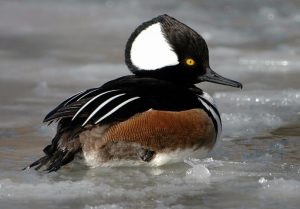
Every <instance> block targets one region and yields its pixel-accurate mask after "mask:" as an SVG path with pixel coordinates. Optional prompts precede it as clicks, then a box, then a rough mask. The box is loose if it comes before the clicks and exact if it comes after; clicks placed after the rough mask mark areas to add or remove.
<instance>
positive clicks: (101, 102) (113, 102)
mask: <svg viewBox="0 0 300 209" xmlns="http://www.w3.org/2000/svg"><path fill="white" fill-rule="evenodd" d="M150 108H151V107H150V105H149V103H147V102H145V99H143V98H142V97H141V96H138V95H137V94H135V93H134V92H130V91H128V90H126V89H106V88H101V87H100V88H96V89H89V90H87V91H85V92H83V93H79V94H76V95H74V96H72V97H70V98H69V99H67V100H66V101H64V102H63V103H61V104H60V105H59V106H58V107H56V108H55V109H54V110H53V111H51V112H50V113H49V114H48V115H47V116H46V117H45V119H44V122H50V123H51V122H52V121H55V120H61V119H64V118H68V119H69V121H70V124H69V125H72V124H74V125H75V124H80V125H81V126H82V127H83V126H85V125H87V124H101V123H102V124H104V123H108V122H112V121H121V120H125V119H127V118H129V117H131V116H133V115H134V114H136V113H139V112H143V111H146V110H148V109H150Z"/></svg>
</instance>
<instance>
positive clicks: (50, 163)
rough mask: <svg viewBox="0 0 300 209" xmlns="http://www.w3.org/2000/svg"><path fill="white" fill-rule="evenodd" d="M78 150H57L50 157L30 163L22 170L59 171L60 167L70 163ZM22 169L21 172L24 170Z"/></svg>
mask: <svg viewBox="0 0 300 209" xmlns="http://www.w3.org/2000/svg"><path fill="white" fill-rule="evenodd" d="M78 151H79V150H76V151H61V150H57V151H56V152H54V153H53V155H52V156H49V155H46V156H44V157H41V158H40V159H38V160H37V161H35V162H33V163H31V164H30V165H29V166H28V167H26V168H24V169H27V168H34V169H35V170H39V169H40V168H42V167H44V166H45V167H46V168H45V170H44V171H48V172H49V173H50V172H53V171H57V170H59V169H60V168H61V167H62V166H64V165H66V164H68V163H70V162H71V161H73V160H74V158H75V155H76V153H77V152H78ZM24 169H23V170H24Z"/></svg>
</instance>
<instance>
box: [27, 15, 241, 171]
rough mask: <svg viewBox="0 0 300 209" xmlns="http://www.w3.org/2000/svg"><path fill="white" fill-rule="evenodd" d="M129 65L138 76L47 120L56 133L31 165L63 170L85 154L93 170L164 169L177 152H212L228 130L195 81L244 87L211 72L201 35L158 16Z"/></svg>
mask: <svg viewBox="0 0 300 209" xmlns="http://www.w3.org/2000/svg"><path fill="white" fill-rule="evenodd" d="M125 60H126V64H127V65H128V67H129V69H130V70H131V71H132V72H133V73H134V74H135V75H130V76H124V77H121V78H118V79H115V80H112V81H109V82H107V83H106V84H104V85H102V86H100V87H98V88H92V89H88V90H86V91H82V92H79V93H78V94H75V95H73V96H71V97H70V98H68V99H67V100H65V101H64V102H62V103H61V104H60V105H58V106H57V107H56V108H55V109H54V110H52V111H51V112H50V113H49V114H48V115H47V116H46V117H45V119H44V122H46V123H52V122H58V126H57V134H56V136H55V137H54V138H53V140H52V143H51V144H50V145H48V146H47V147H45V149H44V152H45V154H46V155H45V156H44V157H42V158H41V159H39V160H38V161H36V162H34V163H32V164H31V165H30V166H29V167H34V166H36V168H37V169H39V168H40V167H42V166H44V165H45V166H46V170H48V171H56V170H58V169H59V168H60V167H61V166H63V165H65V164H67V163H69V162H71V161H72V160H73V159H74V158H75V157H76V156H77V155H80V154H81V155H82V156H83V158H84V159H85V160H86V162H87V163H88V164H89V165H92V166H99V165H100V166H101V165H104V164H106V163H109V162H111V161H120V160H131V161H135V162H136V161H141V162H146V163H149V164H151V165H161V164H164V163H166V162H169V161H173V158H177V156H179V154H178V152H181V151H183V152H184V153H185V154H184V156H186V155H187V154H186V153H188V154H189V153H193V152H195V151H196V150H200V149H204V148H205V149H208V150H209V149H211V148H212V147H213V145H214V144H215V141H216V140H217V138H218V137H219V136H220V134H221V130H222V125H221V118H220V114H219V112H218V110H217V107H216V105H215V103H214V101H213V99H212V98H211V97H210V96H209V95H208V94H207V93H205V92H203V91H202V90H201V89H199V88H198V87H196V86H195V85H194V84H195V83H198V82H202V81H210V82H214V83H220V84H224V85H230V86H234V87H241V84H240V83H238V82H236V81H232V80H229V79H226V78H224V77H221V76H219V75H218V74H216V73H215V72H214V71H212V70H211V69H210V67H209V62H208V48H207V45H206V43H205V41H204V39H203V38H202V37H201V36H200V35H199V34H197V33H196V32H195V31H194V30H192V29H191V28H189V27H188V26H186V25H184V24H183V23H181V22H179V21H177V20H176V19H174V18H172V17H169V16H168V15H162V16H159V17H157V18H154V19H152V20H150V21H148V22H146V23H143V24H142V25H141V26H139V27H138V28H137V29H136V30H135V31H134V32H133V34H132V35H131V37H130V38H129V40H128V43H127V45H126V49H125ZM181 128H182V129H181ZM174 153H175V154H174Z"/></svg>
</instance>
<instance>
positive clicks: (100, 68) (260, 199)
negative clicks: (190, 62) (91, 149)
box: [0, 0, 300, 208]
mask: <svg viewBox="0 0 300 209" xmlns="http://www.w3.org/2000/svg"><path fill="white" fill-rule="evenodd" d="M299 9H300V4H299V2H298V1H297V0H288V1H285V2H284V3H282V1H280V0H263V1H246V0H240V1H238V0H226V1H223V0H222V1H221V0H217V1H204V0H202V1H194V0H188V1H177V0H176V1H164V2H163V3H162V2H161V1H158V0H155V1H146V0H143V1H136V0H130V1H127V2H124V1H112V0H111V1H109V0H106V1H104V0H103V1H92V0H90V1H80V0H77V1H75V0H73V1H67V0H64V1H46V0H45V1H36V0H29V1H26V3H24V2H23V1H20V0H14V1H11V0H2V1H1V2H0V98H1V100H0V104H1V106H0V114H1V120H0V158H1V161H0V200H1V201H0V206H1V208H40V207H43V208H53V207H54V208H62V207H64V208H71V207H72V208H144V207H146V208H199V207H203V208H221V207H222V208H245V207H246V208H298V207H299V205H300V202H299V192H298V191H299V189H300V178H299V174H300V165H299V162H300V152H299V149H300V143H299V138H300V123H299V121H300V109H299V106H300V85H299V79H300V71H299V69H300V62H299V57H300V51H299V47H298V46H299V42H300V40H299V33H300V27H299V22H300V16H299ZM163 13H168V14H170V15H172V16H175V17H176V18H178V19H180V20H182V21H183V22H185V23H187V24H188V25H190V26H191V27H193V28H194V29H196V30H197V31H198V32H199V33H201V34H202V35H203V36H204V37H205V39H206V40H207V42H208V45H209V48H210V62H211V66H212V68H213V69H214V70H215V71H217V72H218V73H220V74H222V75H224V76H226V77H230V78H232V79H234V80H240V81H241V82H242V83H243V84H244V89H243V90H242V91H240V90H236V89H232V88H229V87H224V86H218V85H214V84H200V86H201V87H202V88H203V89H205V90H206V91H208V92H210V93H211V94H213V95H214V97H215V99H216V101H217V104H218V107H219V109H220V112H221V116H222V120H223V124H224V130H223V139H222V140H220V141H219V142H218V144H217V146H216V147H215V149H214V150H213V152H212V153H211V154H210V156H209V158H207V159H202V160H201V159H190V160H189V161H187V162H186V163H180V164H175V165H170V166H167V167H163V168H147V167H141V168H97V169H86V168H85V167H84V168H83V167H80V166H79V165H77V166H73V167H72V166H70V167H68V168H65V169H62V170H61V171H60V172H58V173H51V174H45V173H39V172H35V171H23V172H22V171H21V169H22V168H23V167H24V166H25V165H27V164H28V163H30V162H31V161H33V160H34V159H36V158H37V157H39V156H40V155H41V154H42V153H41V152H42V151H41V150H42V148H43V147H44V146H45V145H46V144H47V143H49V141H50V140H51V137H52V136H53V134H54V131H55V126H51V127H47V126H45V125H42V124H41V121H42V119H43V116H44V115H45V114H46V113H47V112H48V111H49V110H50V109H51V108H52V107H53V106H54V105H56V104H57V103H58V102H60V101H61V100H62V99H64V98H66V97H68V96H69V95H71V94H73V93H76V92H78V91H80V90H82V89H86V88H91V87H95V86H99V85H101V84H103V83H104V82H105V81H108V80H110V79H113V78H116V77H119V76H121V75H125V74H128V73H129V71H128V70H127V69H126V67H125V65H124V64H123V60H124V58H123V50H124V46H125V43H126V41H127V38H128V37H129V35H130V33H131V32H132V30H133V29H134V28H135V27H136V26H137V25H138V24H139V23H140V22H142V21H145V20H148V19H150V18H152V17H154V16H156V15H159V14H163Z"/></svg>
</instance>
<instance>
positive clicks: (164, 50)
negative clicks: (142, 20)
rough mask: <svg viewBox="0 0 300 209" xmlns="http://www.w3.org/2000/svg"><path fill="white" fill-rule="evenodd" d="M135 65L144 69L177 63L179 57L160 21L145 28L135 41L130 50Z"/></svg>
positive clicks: (153, 68)
mask: <svg viewBox="0 0 300 209" xmlns="http://www.w3.org/2000/svg"><path fill="white" fill-rule="evenodd" d="M130 58H131V62H132V64H133V65H135V66H136V67H138V68H139V69H143V70H155V69H158V68H162V67H166V66H172V65H177V64H178V63H179V62H178V57H177V55H176V53H175V52H174V51H173V49H172V47H171V46H170V44H169V43H168V41H167V40H166V38H165V37H164V34H163V32H162V29H161V25H160V23H156V24H153V25H151V26H149V27H148V28H146V29H145V30H143V31H142V32H141V33H140V34H139V35H138V36H137V37H136V38H135V40H134V41H133V43H132V46H131V51H130Z"/></svg>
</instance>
